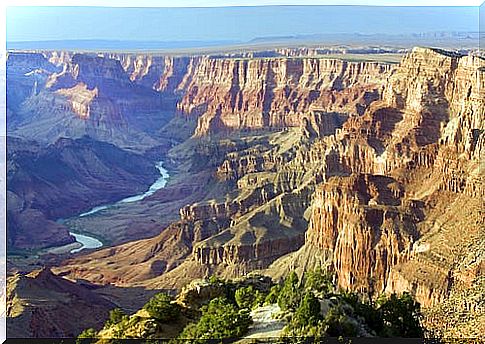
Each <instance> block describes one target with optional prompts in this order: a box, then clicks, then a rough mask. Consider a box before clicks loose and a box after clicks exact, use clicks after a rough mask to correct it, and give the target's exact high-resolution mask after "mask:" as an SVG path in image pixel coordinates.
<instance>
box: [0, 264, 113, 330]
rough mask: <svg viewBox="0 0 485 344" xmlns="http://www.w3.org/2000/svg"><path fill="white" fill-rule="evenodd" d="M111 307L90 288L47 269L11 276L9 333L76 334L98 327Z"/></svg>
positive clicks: (8, 293)
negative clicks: (88, 328)
mask: <svg viewBox="0 0 485 344" xmlns="http://www.w3.org/2000/svg"><path fill="white" fill-rule="evenodd" d="M47 290H48V293H46V291H47ZM114 307H115V305H114V304H112V303H111V302H109V301H107V300H106V299H104V298H102V297H100V296H99V295H97V294H96V293H95V292H93V291H92V290H90V289H88V288H86V287H83V286H80V285H78V284H76V283H74V282H71V281H68V280H66V279H64V278H62V277H59V276H57V275H54V274H53V273H52V272H51V271H50V270H49V269H42V270H36V271H33V272H31V273H30V274H27V275H14V276H11V277H9V279H8V288H7V313H6V316H7V326H8V336H9V338H55V337H71V338H72V337H76V336H77V335H78V334H79V333H80V332H81V331H82V330H84V329H85V328H86V326H87V327H94V328H98V329H99V328H100V327H101V326H102V324H103V323H104V321H105V320H106V319H107V318H108V312H109V310H111V309H113V308H114Z"/></svg>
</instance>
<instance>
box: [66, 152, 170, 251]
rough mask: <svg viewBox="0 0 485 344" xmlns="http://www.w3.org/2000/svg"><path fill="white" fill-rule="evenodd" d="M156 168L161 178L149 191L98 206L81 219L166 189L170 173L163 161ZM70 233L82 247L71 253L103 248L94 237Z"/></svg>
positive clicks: (83, 214)
mask: <svg viewBox="0 0 485 344" xmlns="http://www.w3.org/2000/svg"><path fill="white" fill-rule="evenodd" d="M155 167H156V168H157V169H158V171H159V172H160V178H158V179H157V180H156V181H155V182H154V183H153V184H152V185H150V187H149V188H148V190H147V191H146V192H144V193H142V194H139V195H133V196H130V197H126V198H123V199H122V200H120V201H118V202H116V203H111V204H105V205H100V206H96V207H94V208H92V209H90V210H88V211H87V212H85V213H82V214H79V217H85V216H89V215H93V214H95V213H97V212H100V211H101V210H106V209H110V208H113V207H115V206H116V205H119V204H126V203H133V202H138V201H141V200H143V199H145V198H146V197H148V196H151V195H153V194H154V193H155V192H156V191H157V190H160V189H162V188H164V187H165V185H167V181H168V178H169V174H168V171H167V170H166V169H164V168H163V161H159V162H157V164H156V165H155ZM69 233H70V234H71V235H72V236H74V237H75V238H76V241H77V242H79V243H80V244H81V245H82V246H81V247H78V248H75V249H73V250H71V251H70V252H71V253H76V252H79V251H81V250H84V249H85V248H99V247H102V246H103V243H102V242H101V241H99V240H98V239H96V238H93V237H90V236H87V235H84V234H78V233H74V232H69Z"/></svg>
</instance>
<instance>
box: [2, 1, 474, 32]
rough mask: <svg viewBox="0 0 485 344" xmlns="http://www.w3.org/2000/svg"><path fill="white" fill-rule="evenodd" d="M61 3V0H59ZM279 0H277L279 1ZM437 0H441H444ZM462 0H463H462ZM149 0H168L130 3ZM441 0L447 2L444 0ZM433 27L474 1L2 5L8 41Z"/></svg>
mask: <svg viewBox="0 0 485 344" xmlns="http://www.w3.org/2000/svg"><path fill="white" fill-rule="evenodd" d="M19 1H20V2H19ZM86 1H87V2H86ZM86 1H84V2H83V3H87V4H89V0H86ZM123 1H124V0H120V1H118V2H116V3H117V4H119V5H122V4H123ZM274 1H276V0H268V1H266V2H263V3H267V4H271V3H273V2H274ZM355 1H357V2H358V1H359V0H355ZM63 2H64V3H66V1H63ZM282 2H284V0H283V1H279V2H278V3H282ZM313 2H315V3H316V1H313ZM335 2H337V3H342V2H338V1H334V3H335ZM360 2H362V1H360ZM440 2H441V3H446V0H441V1H440ZM465 2H466V0H465V1H462V2H461V3H465ZM19 3H20V4H22V3H25V1H23V2H22V0H17V2H16V4H19ZM41 3H42V2H41ZM97 3H101V4H105V5H109V1H104V2H103V1H101V2H100V1H97ZM131 3H134V2H133V1H132V2H131ZM155 3H156V4H158V5H161V4H162V5H163V3H167V2H165V1H154V0H152V1H149V0H143V1H141V2H140V3H138V2H136V4H137V5H138V4H141V5H142V6H145V5H146V6H149V5H150V4H155ZM172 3H174V2H172ZM176 3H177V4H179V5H182V4H187V6H189V5H196V4H197V3H199V4H201V3H202V1H197V0H191V1H187V0H185V1H179V2H176ZM203 3H204V4H205V5H206V6H210V5H215V4H217V3H221V2H216V1H210V0H207V1H204V2H203ZM222 3H224V4H226V5H227V4H229V5H230V4H232V3H234V4H236V3H237V4H250V3H251V2H250V1H246V2H241V1H232V2H231V1H225V2H222ZM259 3H261V2H259ZM290 3H291V1H290ZM292 3H295V1H293V2H292ZM308 3H312V1H311V0H310V1H308ZM318 3H322V2H321V1H320V2H318ZM346 3H349V1H346ZM377 3H385V1H372V4H377ZM387 3H389V1H387ZM393 3H395V4H396V3H398V2H393ZM412 3H413V1H407V2H402V4H412ZM421 3H426V2H421ZM429 3H433V1H429ZM448 3H450V4H451V2H450V1H448ZM455 3H456V1H455ZM433 31H478V7H456V6H455V7H370V6H277V7H274V6H260V7H215V8H150V7H145V8H123V7H55V6H49V7H32V6H27V7H10V8H8V9H7V40H8V41H11V42H12V41H35V40H67V39H69V40H77V39H109V40H146V41H151V40H155V41H184V40H236V41H248V40H251V39H253V38H256V37H263V36H288V35H308V34H325V33H362V34H373V33H388V34H398V33H421V32H433Z"/></svg>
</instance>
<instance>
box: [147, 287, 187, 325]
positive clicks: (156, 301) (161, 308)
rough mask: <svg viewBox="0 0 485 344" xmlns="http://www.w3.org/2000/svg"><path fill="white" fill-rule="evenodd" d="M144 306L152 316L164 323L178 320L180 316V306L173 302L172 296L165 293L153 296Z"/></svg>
mask: <svg viewBox="0 0 485 344" xmlns="http://www.w3.org/2000/svg"><path fill="white" fill-rule="evenodd" d="M143 308H144V309H145V310H146V311H147V312H148V314H150V316H151V317H153V318H154V319H155V320H158V321H160V322H162V323H166V322H170V321H172V320H177V319H178V317H179V316H180V307H179V306H178V305H177V304H174V303H172V298H171V297H170V296H169V295H167V294H164V293H158V294H156V295H155V296H153V297H152V298H151V299H150V300H149V301H148V302H147V303H146V304H145V306H143Z"/></svg>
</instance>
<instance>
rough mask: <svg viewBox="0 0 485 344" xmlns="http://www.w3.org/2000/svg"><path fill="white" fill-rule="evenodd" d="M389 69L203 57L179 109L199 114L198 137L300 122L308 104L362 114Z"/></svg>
mask: <svg viewBox="0 0 485 344" xmlns="http://www.w3.org/2000/svg"><path fill="white" fill-rule="evenodd" d="M391 69H392V66H391V65H384V64H378V63H364V62H362V63H350V62H345V61H341V60H330V59H312V58H301V59H252V60H244V59H243V60H241V59H211V58H203V59H202V60H201V61H200V63H199V64H198V66H197V70H196V71H195V72H194V75H193V77H192V78H191V82H190V83H189V84H188V85H187V89H186V93H185V96H184V98H183V99H182V101H181V102H180V103H179V104H178V110H179V111H180V112H181V113H184V114H191V115H196V116H199V124H198V127H197V130H196V133H195V135H196V136H201V135H205V134H206V133H209V132H219V131H225V130H227V129H241V128H271V127H279V128H281V127H287V126H299V125H300V123H301V120H302V117H303V115H304V113H305V112H307V111H308V109H309V108H310V106H311V105H315V106H317V107H318V108H319V109H322V110H325V111H339V112H352V113H360V112H361V111H363V109H364V108H365V107H366V106H367V105H368V104H369V103H370V102H371V101H372V100H374V99H375V97H376V94H377V93H378V91H379V89H380V87H381V85H382V84H383V82H384V81H385V78H386V75H387V74H388V73H389V72H390V71H391ZM207 80H210V82H209V83H208V82H207ZM344 89H346V90H345V91H343V92H342V90H344Z"/></svg>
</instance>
